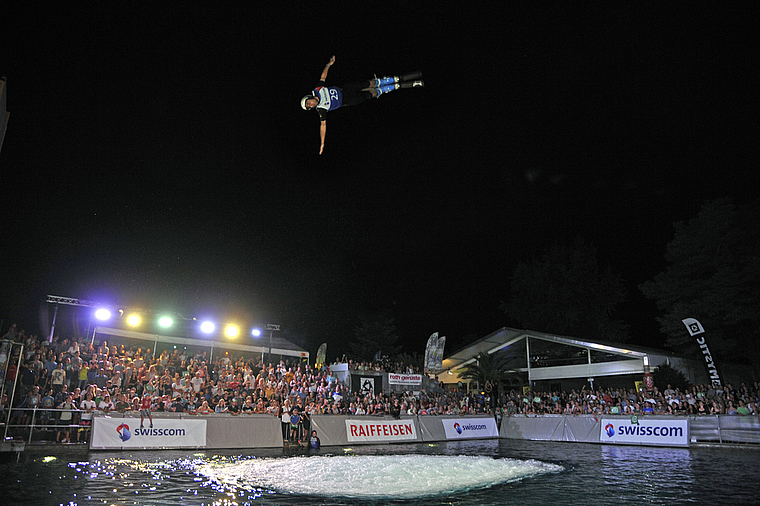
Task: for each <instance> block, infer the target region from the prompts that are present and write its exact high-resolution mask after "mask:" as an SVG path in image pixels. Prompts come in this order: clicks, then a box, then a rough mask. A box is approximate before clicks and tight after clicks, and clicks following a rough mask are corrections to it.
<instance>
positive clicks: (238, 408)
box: [0, 326, 760, 442]
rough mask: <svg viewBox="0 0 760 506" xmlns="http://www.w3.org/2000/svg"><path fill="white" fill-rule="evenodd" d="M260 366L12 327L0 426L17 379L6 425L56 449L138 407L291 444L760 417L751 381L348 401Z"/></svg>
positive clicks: (307, 373) (294, 371)
mask: <svg viewBox="0 0 760 506" xmlns="http://www.w3.org/2000/svg"><path fill="white" fill-rule="evenodd" d="M12 341H13V342H22V343H24V356H23V357H21V367H20V370H16V364H17V363H18V358H19V357H18V350H19V347H12V348H11V347H10V346H9V343H10V342H12ZM14 352H15V353H16V354H15V355H14ZM262 359H263V357H261V356H260V355H259V356H258V357H257V358H248V359H246V358H244V357H243V356H238V357H237V358H233V357H232V356H231V355H229V354H228V353H226V352H225V353H221V354H216V355H215V356H214V357H213V359H210V358H209V357H208V356H207V352H205V351H199V352H196V353H192V354H190V353H188V352H187V351H186V350H185V349H182V348H176V349H171V350H163V351H161V352H160V353H159V354H158V355H156V354H154V353H153V350H152V349H151V348H145V349H143V348H142V347H138V346H125V345H123V344H120V345H109V343H107V342H106V341H103V342H102V343H100V344H99V345H97V346H93V345H92V344H90V343H89V342H86V341H84V342H82V341H79V340H76V339H73V340H68V339H55V340H54V341H53V342H52V343H48V342H47V341H45V340H40V339H38V338H37V337H36V336H33V335H26V334H25V333H24V332H23V331H16V329H15V326H14V327H12V328H11V330H10V331H9V333H8V334H6V335H5V336H3V348H2V350H0V364H4V365H5V370H4V371H2V372H3V373H4V379H5V385H4V395H3V398H2V400H1V401H0V408H2V411H3V418H2V419H3V420H5V419H6V416H7V412H6V411H5V410H6V409H8V404H9V396H10V393H11V391H12V390H13V385H14V380H15V379H16V376H17V375H18V381H17V382H16V383H17V387H16V391H15V395H14V401H13V406H12V407H11V408H10V409H11V420H10V425H11V426H28V425H29V424H30V423H32V422H34V424H35V425H36V426H37V427H40V428H42V429H44V428H45V426H49V427H48V428H49V429H50V430H51V431H53V430H54V431H55V432H56V441H61V442H74V441H75V440H76V441H80V442H81V441H84V439H85V438H86V437H87V435H88V427H89V424H90V423H91V420H92V416H93V413H94V412H97V411H102V412H110V411H115V412H122V413H123V412H127V411H135V412H139V411H140V410H141V404H142V405H143V406H144V405H145V404H143V403H144V402H149V405H150V411H151V412H182V413H189V414H193V415H199V416H202V415H210V414H213V413H228V414H230V415H234V416H238V415H242V416H245V415H248V414H268V415H272V416H277V417H279V418H280V419H281V422H282V430H283V437H284V438H286V439H296V438H299V437H301V436H302V435H305V434H306V435H307V434H308V433H309V421H310V417H311V416H312V415H314V414H335V415H392V416H395V417H399V416H402V415H421V416H422V415H468V414H492V415H494V416H496V417H498V418H500V417H502V416H511V415H514V414H525V415H541V414H569V415H581V414H587V415H597V414H600V415H601V414H631V415H633V414H638V415H647V414H672V415H694V416H700V415H708V414H725V415H737V416H742V415H755V416H757V415H758V412H759V411H760V409H759V408H760V406H759V405H758V403H759V402H760V384H759V383H757V382H755V383H753V384H752V385H751V386H750V385H747V384H744V383H742V384H741V385H740V386H739V387H738V388H734V387H733V386H732V385H726V386H725V387H723V388H722V389H715V388H712V387H710V386H706V385H704V386H703V385H697V386H693V387H690V388H688V389H687V390H685V391H681V390H680V389H678V388H675V389H674V388H671V387H670V385H668V387H667V388H666V389H665V390H664V391H662V392H661V391H660V390H658V389H657V388H656V387H655V388H654V389H653V390H652V391H649V392H645V391H639V392H637V391H635V390H633V389H631V390H627V391H626V390H624V389H614V388H607V389H603V390H589V389H585V388H583V389H579V390H571V391H570V392H543V391H537V392H531V391H528V390H526V389H523V388H519V387H516V388H513V389H511V390H507V391H504V392H503V393H501V394H496V393H493V394H492V393H489V392H470V393H466V392H464V391H463V390H462V389H457V388H454V389H447V388H445V386H444V385H443V384H440V385H436V384H435V383H433V384H434V385H436V387H433V388H427V389H415V390H414V391H405V390H398V391H395V390H394V391H387V392H386V391H379V392H375V391H372V390H369V391H359V392H355V391H354V392H351V391H348V389H347V388H346V386H345V384H344V382H342V381H339V380H338V379H337V377H336V376H335V375H334V373H333V372H332V370H331V368H330V367H329V366H323V367H321V368H320V369H315V368H314V367H313V366H310V365H309V364H308V363H305V362H301V361H297V360H293V361H292V362H291V361H289V360H287V359H284V360H280V361H279V362H277V363H266V364H265V363H264V362H262ZM346 362H347V365H348V369H349V370H350V371H356V372H359V373H361V372H398V373H405V374H420V371H419V369H417V368H415V367H413V366H410V365H408V364H402V363H389V362H358V363H354V362H353V361H350V360H349V361H346ZM492 395H493V397H492ZM146 398H149V401H145V399H146ZM20 408H31V409H20ZM33 408H36V411H35V410H34V409H33ZM135 415H137V413H135ZM32 417H36V418H35V419H34V420H32ZM151 423H152V420H151ZM296 428H297V429H298V430H296ZM72 429H73V430H72Z"/></svg>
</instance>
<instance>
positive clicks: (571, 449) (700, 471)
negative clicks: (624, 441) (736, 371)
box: [0, 440, 760, 506]
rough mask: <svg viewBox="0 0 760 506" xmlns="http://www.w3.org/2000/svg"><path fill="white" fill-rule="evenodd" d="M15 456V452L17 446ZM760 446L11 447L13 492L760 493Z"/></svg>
mask: <svg viewBox="0 0 760 506" xmlns="http://www.w3.org/2000/svg"><path fill="white" fill-rule="evenodd" d="M13 457H16V456H15V455H14V456H13ZM759 464H760V451H758V450H731V449H722V448H721V449H716V448H697V449H691V450H689V449H672V448H649V447H621V446H604V445H586V444H577V443H550V442H534V441H511V440H500V441H499V440H489V441H460V442H452V443H435V444H410V445H390V446H388V445H382V446H365V447H355V448H329V449H322V450H320V452H319V453H318V454H314V455H311V454H309V453H308V452H306V451H305V450H293V451H288V450H281V449H280V450H274V449H269V450H256V452H255V455H241V454H240V453H239V451H238V452H232V451H229V452H219V451H217V452H197V453H189V452H182V451H167V452H157V451H151V452H131V453H130V452H109V453H101V452H92V453H90V454H89V456H88V457H87V458H79V459H67V458H65V457H63V456H58V457H56V458H53V457H52V456H44V455H33V454H23V455H21V456H19V459H18V461H16V460H15V459H13V458H9V456H8V455H3V456H2V459H1V460H0V489H2V490H3V504H9V503H16V504H25V505H32V504H136V505H162V506H168V505H173V504H214V505H220V506H221V505H227V504H240V505H243V504H299V505H303V506H309V505H313V504H343V505H354V504H373V505H375V504H376V505H379V504H416V503H418V502H419V500H418V498H419V497H421V496H425V498H424V502H425V504H448V505H461V506H464V505H468V506H469V505H486V504H521V505H525V504H528V505H529V504H548V503H552V502H555V503H563V504H564V503H577V504H586V503H588V502H589V501H590V500H591V498H593V503H594V504H615V505H620V504H641V503H650V504H674V503H686V502H705V501H711V500H721V501H730V502H732V503H734V504H753V503H754V504H757V503H758V502H757V501H756V500H757V499H758V498H760V484H759V483H758V480H757V479H756V476H755V475H756V469H757V468H758V465H759Z"/></svg>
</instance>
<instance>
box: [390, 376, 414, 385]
mask: <svg viewBox="0 0 760 506" xmlns="http://www.w3.org/2000/svg"><path fill="white" fill-rule="evenodd" d="M388 383H389V384H391V385H422V374H393V373H389V374H388Z"/></svg>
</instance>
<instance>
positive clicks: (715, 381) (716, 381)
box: [681, 318, 723, 388]
mask: <svg viewBox="0 0 760 506" xmlns="http://www.w3.org/2000/svg"><path fill="white" fill-rule="evenodd" d="M681 321H682V322H683V324H684V325H686V330H688V331H689V335H690V336H691V337H695V336H697V338H696V339H697V345H699V350H700V351H701V352H702V355H703V356H704V357H705V367H707V375H708V376H710V382H711V383H712V386H714V387H715V388H722V387H723V383H721V381H720V375H719V374H718V368H717V366H716V365H715V360H713V356H712V353H710V348H709V347H708V346H707V338H706V337H705V336H703V335H701V334H704V333H705V328H704V327H703V326H702V324H701V323H699V321H698V320H695V319H694V318H686V319H684V320H681Z"/></svg>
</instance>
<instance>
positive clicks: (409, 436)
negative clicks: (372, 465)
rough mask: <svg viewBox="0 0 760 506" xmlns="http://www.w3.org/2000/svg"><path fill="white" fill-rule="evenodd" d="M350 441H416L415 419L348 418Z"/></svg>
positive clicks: (347, 434)
mask: <svg viewBox="0 0 760 506" xmlns="http://www.w3.org/2000/svg"><path fill="white" fill-rule="evenodd" d="M346 439H348V442H349V443H365V442H392V441H416V440H417V428H416V426H415V424H414V420H351V419H348V420H346Z"/></svg>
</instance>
